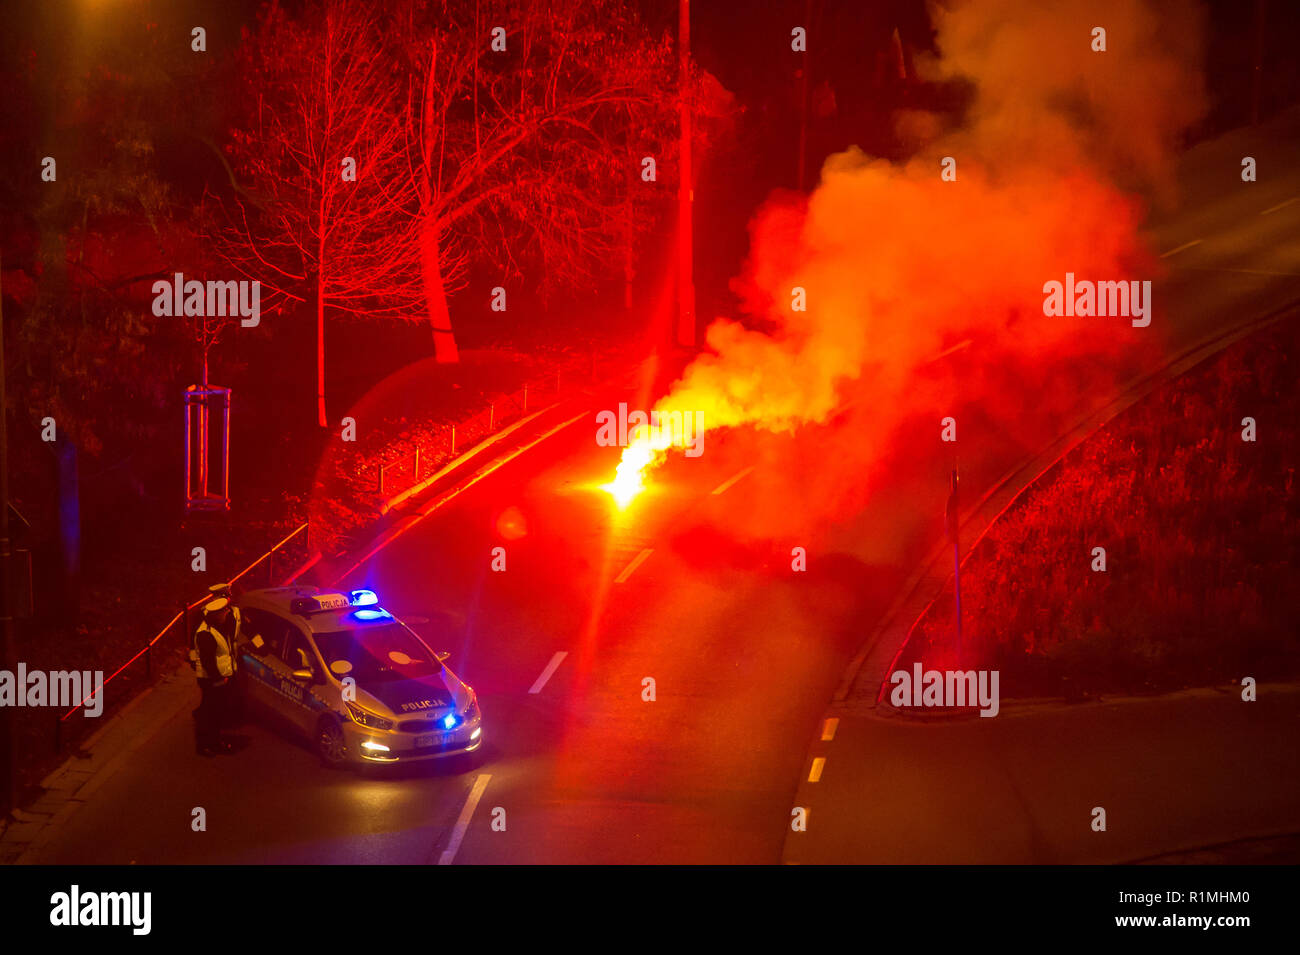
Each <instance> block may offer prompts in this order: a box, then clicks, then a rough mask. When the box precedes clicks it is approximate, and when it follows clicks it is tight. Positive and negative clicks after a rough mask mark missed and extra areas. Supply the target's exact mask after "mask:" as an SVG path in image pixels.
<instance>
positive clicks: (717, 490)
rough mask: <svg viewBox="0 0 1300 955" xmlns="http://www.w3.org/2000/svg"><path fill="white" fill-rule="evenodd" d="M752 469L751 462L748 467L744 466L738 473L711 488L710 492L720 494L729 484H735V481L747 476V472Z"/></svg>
mask: <svg viewBox="0 0 1300 955" xmlns="http://www.w3.org/2000/svg"><path fill="white" fill-rule="evenodd" d="M752 470H754V465H752V464H751V465H750V466H749V467H747V468H745V470H743V471H741V472H740V473H739V474H736V475H734V476H732V477H730V478H728V479H727V480H725V481H723V482H722V483H721V484H719V485H718V486H717V487H715V488H714V489H713V492H712V493H714V494H721V493H722V492H723V491H725V490H726V489H727V488H729V487H731V485H733V484H735V483H736V482H737V481H739V480H741V479H742V478H744V477H746V476H748V474H749V472H750V471H752Z"/></svg>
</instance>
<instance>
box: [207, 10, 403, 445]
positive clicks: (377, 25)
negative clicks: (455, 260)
mask: <svg viewBox="0 0 1300 955" xmlns="http://www.w3.org/2000/svg"><path fill="white" fill-rule="evenodd" d="M383 17H384V15H383V14H382V13H376V12H373V11H371V10H368V9H366V8H365V5H363V4H355V3H343V2H336V0H329V2H327V3H325V4H323V5H322V6H320V7H309V10H308V12H307V13H305V14H304V16H303V18H302V19H299V20H295V19H291V18H290V17H288V16H287V15H286V14H285V13H284V11H283V10H282V9H281V8H280V7H279V6H278V5H272V6H270V7H268V8H267V9H266V11H265V12H264V13H263V15H262V18H261V20H260V22H259V24H258V27H257V29H256V30H255V31H252V32H250V33H248V34H247V35H246V37H245V40H244V43H243V45H242V47H241V49H240V51H239V55H238V64H239V70H240V74H241V77H242V79H243V93H242V111H243V117H244V118H243V121H242V122H241V123H240V125H239V128H237V129H235V130H234V131H233V134H232V138H231V142H230V143H229V145H228V148H227V153H228V154H229V156H230V166H231V173H232V175H231V181H232V184H233V185H234V190H233V194H232V196H231V197H230V198H229V199H228V200H227V201H226V202H223V204H222V208H223V212H224V214H223V216H222V221H221V224H220V228H217V229H214V230H213V231H212V234H211V239H212V241H213V243H214V247H215V248H216V250H217V251H218V254H219V255H220V256H221V257H222V258H223V259H224V260H225V261H227V262H228V263H229V264H230V265H231V266H232V267H234V268H235V269H236V270H237V271H238V272H239V273H240V274H242V275H243V276H244V277H245V278H246V279H250V280H251V279H256V280H258V281H260V282H261V283H262V286H263V289H264V292H265V293H267V294H266V296H265V298H264V302H265V306H264V307H265V308H266V309H268V310H274V308H276V307H277V306H283V305H286V304H290V303H301V304H310V305H311V307H313V308H314V310H315V317H316V410H317V423H318V424H319V425H320V426H322V427H324V426H326V424H327V422H328V418H327V415H326V406H325V315H326V312H327V311H330V310H335V311H340V312H350V313H353V314H357V315H366V316H383V315H389V316H395V317H402V318H407V317H411V316H412V315H413V314H417V313H418V311H419V310H420V306H421V304H422V303H421V296H420V294H419V289H420V275H419V272H418V261H417V259H416V258H415V250H416V249H417V248H418V245H417V243H416V240H415V238H414V236H415V232H416V230H417V229H418V227H419V224H420V219H419V216H418V215H416V213H417V212H418V210H419V208H420V201H419V197H418V195H417V192H416V183H415V182H414V181H413V180H412V178H411V176H410V175H409V168H408V162H407V159H406V156H405V149H406V135H405V130H404V128H403V127H402V125H401V124H400V123H399V122H397V121H396V119H397V118H398V117H400V116H401V114H402V110H403V109H404V103H405V95H404V94H405V83H404V82H403V80H402V79H401V78H400V77H399V76H397V75H395V73H394V71H393V70H392V69H390V68H387V67H388V64H390V63H391V62H392V57H391V55H390V51H389V49H388V48H387V46H386V40H385V37H386V35H387V31H386V30H385V26H386V24H385V23H384V19H383Z"/></svg>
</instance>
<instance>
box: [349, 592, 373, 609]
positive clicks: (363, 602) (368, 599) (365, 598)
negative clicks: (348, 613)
mask: <svg viewBox="0 0 1300 955" xmlns="http://www.w3.org/2000/svg"><path fill="white" fill-rule="evenodd" d="M377 603H379V595H378V594H376V593H375V592H374V591H373V590H354V591H352V606H354V607H373V606H374V605H375V604H377Z"/></svg>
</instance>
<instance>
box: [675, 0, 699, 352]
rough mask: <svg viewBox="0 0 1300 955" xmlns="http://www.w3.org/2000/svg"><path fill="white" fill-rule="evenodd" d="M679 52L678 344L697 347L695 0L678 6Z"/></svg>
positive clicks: (679, 3) (681, 1)
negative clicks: (693, 104)
mask: <svg viewBox="0 0 1300 955" xmlns="http://www.w3.org/2000/svg"><path fill="white" fill-rule="evenodd" d="M677 55H678V84H677V85H678V89H677V96H678V100H679V116H680V123H679V125H680V127H681V146H680V148H681V156H682V162H681V174H680V177H679V178H680V182H678V184H677V344H679V345H684V346H686V347H688V348H693V347H694V346H695V275H694V268H693V265H692V262H693V260H694V257H695V248H694V223H693V221H692V218H691V203H692V201H693V200H694V198H695V196H694V190H693V189H692V188H691V178H692V176H691V102H690V88H691V68H690V66H691V0H679V2H678V7H677Z"/></svg>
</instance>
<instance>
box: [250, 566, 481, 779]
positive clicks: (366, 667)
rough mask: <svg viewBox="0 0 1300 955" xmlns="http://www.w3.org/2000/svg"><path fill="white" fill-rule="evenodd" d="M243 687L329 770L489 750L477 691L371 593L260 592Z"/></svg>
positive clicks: (254, 597)
mask: <svg viewBox="0 0 1300 955" xmlns="http://www.w3.org/2000/svg"><path fill="white" fill-rule="evenodd" d="M235 603H236V605H237V606H238V607H239V610H240V614H241V617H242V625H241V640H240V644H239V647H238V651H237V652H238V653H239V670H238V679H239V683H240V686H241V689H242V690H243V693H244V695H245V699H247V700H248V701H250V702H252V703H254V704H256V705H260V706H263V707H265V708H267V709H270V710H272V711H273V712H274V713H276V714H278V715H279V716H281V717H283V718H284V719H285V720H286V721H287V722H288V723H289V724H291V725H292V726H293V727H296V728H297V729H299V730H301V731H302V732H303V733H305V734H306V735H307V737H308V738H309V739H310V740H312V742H313V744H314V745H315V747H316V750H317V752H318V753H319V754H320V758H321V760H322V761H323V762H325V763H326V764H327V765H330V766H343V765H347V764H353V765H367V764H375V763H396V762H403V763H404V762H411V761H416V760H428V759H437V758H439V757H444V756H454V755H457V754H459V753H469V752H473V751H474V750H476V749H478V748H479V746H480V745H482V743H483V730H482V727H481V726H480V718H479V708H478V700H477V698H476V696H475V694H474V690H473V689H472V688H470V687H469V686H468V685H466V684H465V683H464V682H463V681H462V680H461V679H460V678H459V677H457V676H456V675H455V674H454V673H452V672H451V670H449V669H447V667H446V666H444V665H443V661H444V660H446V659H447V657H448V654H446V653H435V652H434V651H433V650H431V649H430V648H429V646H428V645H427V644H426V643H425V642H424V641H423V640H422V639H421V638H420V637H419V636H418V635H416V633H415V631H413V630H411V628H410V627H408V626H406V624H404V623H402V622H401V621H400V620H398V619H397V618H395V617H394V616H393V615H392V614H390V613H389V612H388V611H386V610H384V609H383V608H382V607H380V606H379V598H378V597H377V596H376V595H375V593H374V592H373V591H370V590H354V591H351V592H350V593H338V592H334V591H323V590H319V589H317V588H316V587H275V588H271V589H267V590H251V591H248V592H246V593H244V594H241V595H240V596H239V597H237V598H236V600H235Z"/></svg>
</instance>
